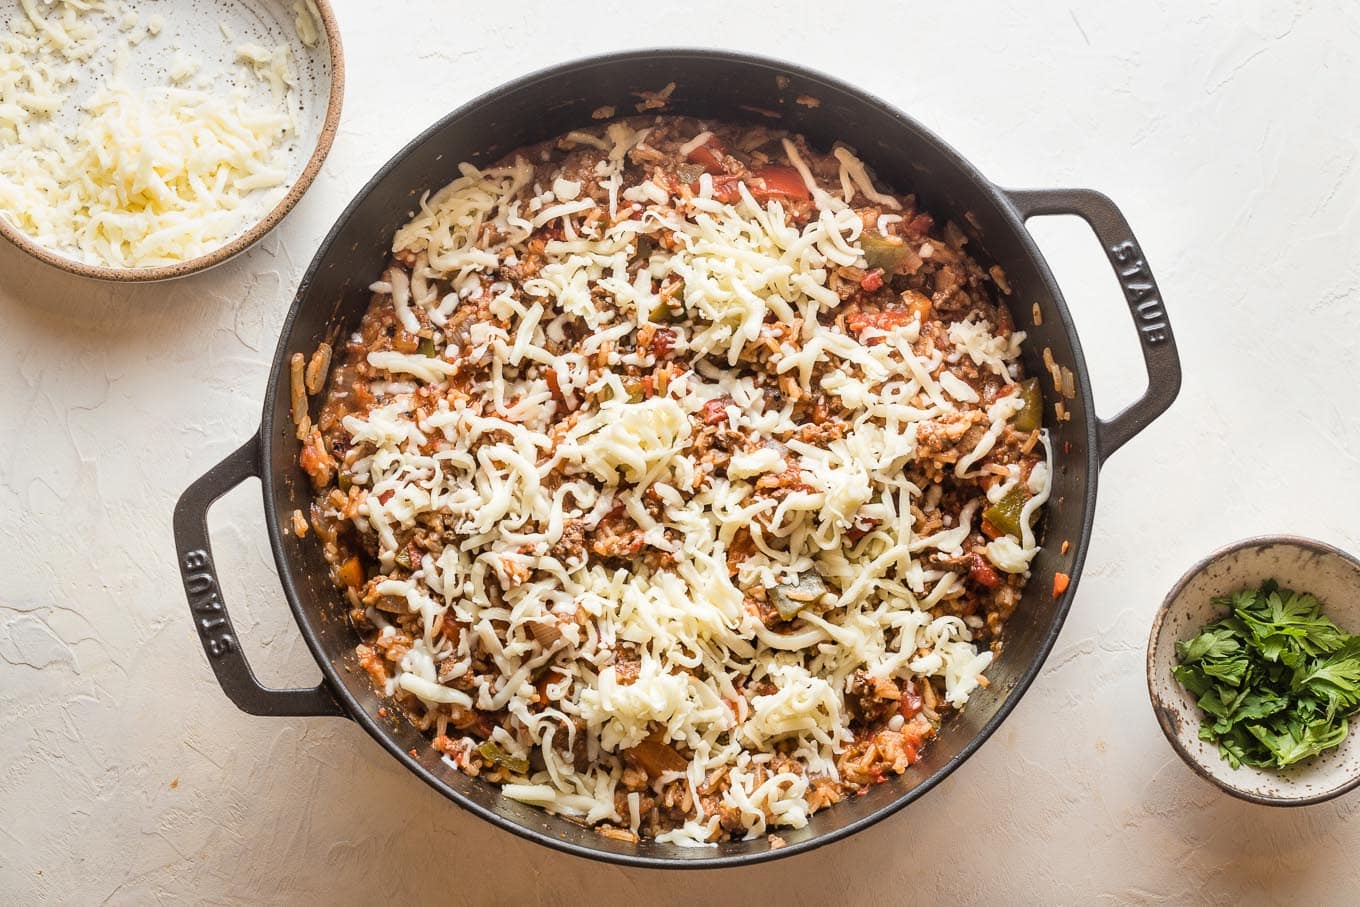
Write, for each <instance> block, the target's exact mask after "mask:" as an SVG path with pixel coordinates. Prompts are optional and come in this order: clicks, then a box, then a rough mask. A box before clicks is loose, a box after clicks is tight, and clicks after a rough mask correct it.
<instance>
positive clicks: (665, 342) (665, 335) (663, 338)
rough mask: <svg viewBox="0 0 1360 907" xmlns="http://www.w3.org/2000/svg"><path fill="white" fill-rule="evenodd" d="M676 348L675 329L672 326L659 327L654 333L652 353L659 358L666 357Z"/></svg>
mask: <svg viewBox="0 0 1360 907" xmlns="http://www.w3.org/2000/svg"><path fill="white" fill-rule="evenodd" d="M673 349H675V331H672V330H671V329H670V328H657V329H656V332H655V333H653V334H652V355H653V356H655V357H656V358H658V359H665V358H667V357H668V356H670V354H671V350H673Z"/></svg>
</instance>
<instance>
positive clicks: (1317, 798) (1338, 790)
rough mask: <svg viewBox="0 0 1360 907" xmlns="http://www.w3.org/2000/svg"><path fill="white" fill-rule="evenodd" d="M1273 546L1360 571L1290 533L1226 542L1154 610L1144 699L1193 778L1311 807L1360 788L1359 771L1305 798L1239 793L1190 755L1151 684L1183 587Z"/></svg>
mask: <svg viewBox="0 0 1360 907" xmlns="http://www.w3.org/2000/svg"><path fill="white" fill-rule="evenodd" d="M1274 545H1289V546H1292V547H1295V548H1302V549H1304V550H1306V551H1310V552H1313V553H1315V554H1327V555H1335V556H1337V557H1340V558H1341V559H1342V560H1344V561H1347V562H1348V563H1350V565H1351V566H1353V567H1354V568H1355V569H1356V571H1357V572H1360V558H1357V557H1356V556H1355V555H1353V554H1351V553H1349V552H1347V551H1344V550H1342V549H1341V548H1338V547H1337V546H1335V545H1333V544H1330V543H1328V542H1323V541H1319V540H1317V539H1314V538H1309V537H1308V536H1303V535H1294V534H1290V533H1276V534H1267V535H1253V536H1248V537H1247V538H1244V539H1239V540H1238V541H1236V542H1230V543H1228V544H1227V545H1223V546H1222V547H1220V548H1217V549H1215V550H1213V551H1211V552H1210V553H1208V554H1206V555H1205V556H1204V557H1202V558H1200V559H1199V560H1197V561H1195V563H1193V564H1191V565H1190V567H1189V568H1188V569H1187V570H1186V571H1185V573H1183V574H1181V577H1180V579H1178V580H1176V582H1175V584H1173V585H1172V587H1171V589H1170V591H1168V592H1167V593H1166V596H1165V597H1164V598H1163V599H1162V603H1161V605H1159V606H1158V608H1157V614H1156V616H1155V617H1153V620H1152V629H1151V630H1150V631H1149V633H1148V642H1147V652H1146V665H1147V689H1148V699H1149V700H1150V702H1151V704H1152V712H1153V714H1154V715H1156V716H1157V724H1158V726H1159V727H1161V729H1162V734H1163V735H1164V736H1165V737H1166V739H1167V742H1168V743H1170V744H1171V748H1172V749H1174V750H1175V751H1176V755H1178V756H1180V757H1181V761H1182V762H1184V763H1185V764H1186V765H1188V766H1189V767H1190V768H1191V770H1192V771H1194V773H1195V774H1196V775H1198V776H1200V777H1201V778H1203V779H1204V780H1206V781H1209V782H1210V783H1212V784H1213V785H1214V786H1215V787H1217V788H1218V789H1219V790H1221V791H1223V792H1224V793H1227V794H1231V795H1232V796H1234V797H1236V798H1238V799H1239V800H1246V801H1247V802H1249V803H1256V804H1259V805H1261V806H1315V805H1316V804H1318V803H1325V802H1327V801H1328V800H1332V799H1335V798H1336V797H1339V796H1341V795H1342V794H1346V793H1349V792H1350V791H1352V790H1354V789H1355V788H1356V787H1357V786H1360V771H1357V772H1356V773H1355V775H1354V776H1353V777H1351V778H1350V779H1349V780H1347V781H1346V782H1345V783H1344V784H1341V785H1339V786H1337V787H1334V788H1331V789H1330V790H1326V791H1323V792H1321V793H1317V794H1310V795H1308V796H1306V797H1271V796H1265V795H1262V794H1257V793H1252V792H1251V791H1247V790H1243V789H1242V788H1240V787H1236V786H1234V785H1233V784H1230V783H1229V782H1227V781H1225V780H1223V779H1221V778H1219V777H1218V776H1216V775H1214V774H1213V773H1212V772H1210V771H1209V770H1208V769H1207V768H1206V767H1205V766H1204V763H1202V762H1201V761H1200V760H1199V759H1197V758H1195V757H1194V756H1192V755H1191V754H1190V752H1189V751H1188V750H1187V749H1186V748H1185V747H1184V746H1183V745H1182V744H1181V741H1180V737H1179V735H1178V733H1177V731H1176V724H1177V722H1176V720H1175V719H1174V718H1173V717H1172V716H1171V714H1170V709H1169V708H1168V707H1167V705H1166V704H1165V703H1164V702H1163V700H1162V698H1161V697H1160V696H1159V695H1158V693H1157V688H1156V685H1155V677H1156V676H1157V673H1158V670H1157V669H1158V664H1157V662H1156V652H1157V640H1158V638H1159V637H1160V636H1161V633H1162V625H1163V624H1164V623H1166V618H1167V615H1168V614H1170V613H1171V605H1172V603H1173V602H1175V601H1176V599H1177V598H1179V597H1180V594H1181V593H1182V592H1184V591H1185V587H1186V586H1188V585H1189V584H1190V582H1191V581H1192V580H1193V579H1195V578H1196V577H1197V576H1199V575H1200V574H1201V573H1203V572H1204V571H1205V570H1206V569H1207V568H1208V567H1209V566H1210V565H1211V564H1213V563H1215V562H1217V561H1219V560H1221V559H1222V558H1224V557H1227V556H1228V555H1230V554H1235V553H1237V552H1238V551H1243V550H1246V549H1248V548H1267V547H1271V546H1274Z"/></svg>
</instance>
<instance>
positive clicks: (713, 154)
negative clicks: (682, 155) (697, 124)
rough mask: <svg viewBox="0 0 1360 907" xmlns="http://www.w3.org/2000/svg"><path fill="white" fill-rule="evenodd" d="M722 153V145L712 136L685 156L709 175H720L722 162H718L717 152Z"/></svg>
mask: <svg viewBox="0 0 1360 907" xmlns="http://www.w3.org/2000/svg"><path fill="white" fill-rule="evenodd" d="M721 151H722V143H721V142H719V141H718V140H717V138H715V137H714V136H709V137H708V141H707V142H704V143H703V144H702V145H700V146H699V147H697V148H694V149H691V150H690V153H689V154H688V155H687V156H688V157H689V159H690V160H691V161H694V163H696V164H698V165H699V166H701V167H703V168H704V169H705V170H707V171H708V172H709V173H722V172H723V166H722V162H721V161H720V160H718V152H721Z"/></svg>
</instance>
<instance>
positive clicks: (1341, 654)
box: [1171, 580, 1360, 769]
mask: <svg viewBox="0 0 1360 907" xmlns="http://www.w3.org/2000/svg"><path fill="white" fill-rule="evenodd" d="M1214 604H1216V605H1219V606H1221V607H1224V608H1227V609H1230V613H1229V614H1228V616H1226V617H1224V618H1223V619H1222V620H1219V621H1216V622H1214V623H1212V624H1209V625H1208V626H1206V627H1204V628H1203V629H1201V630H1200V632H1199V635H1197V636H1195V637H1194V638H1193V639H1187V640H1184V641H1182V642H1178V643H1176V654H1177V656H1179V659H1180V664H1178V665H1177V666H1176V667H1175V668H1173V669H1172V672H1171V673H1172V674H1173V675H1174V676H1175V678H1176V679H1177V680H1179V681H1180V682H1181V684H1182V685H1183V686H1184V687H1185V688H1186V689H1187V690H1189V691H1190V692H1191V693H1193V694H1194V695H1195V696H1196V697H1197V699H1198V702H1199V707H1200V708H1201V709H1203V710H1204V713H1205V719H1204V721H1203V723H1202V724H1201V725H1200V729H1199V736H1200V739H1201V740H1205V741H1208V742H1210V743H1217V744H1218V752H1219V755H1220V756H1222V757H1223V758H1224V759H1226V760H1227V761H1228V763H1229V764H1230V765H1231V766H1232V767H1233V768H1239V767H1240V766H1242V765H1252V766H1256V767H1258V768H1277V769H1278V768H1284V767H1285V766H1288V765H1293V764H1294V763H1296V762H1300V761H1302V760H1304V759H1307V758H1309V757H1310V756H1316V755H1317V754H1318V753H1321V752H1322V751H1323V750H1327V749H1330V748H1332V747H1334V746H1336V745H1338V744H1339V743H1341V741H1342V740H1344V739H1346V731H1347V728H1348V722H1347V718H1348V717H1349V716H1350V715H1352V714H1353V713H1354V712H1355V711H1356V710H1357V708H1360V636H1352V635H1350V634H1349V633H1347V632H1345V631H1344V630H1342V629H1341V628H1340V627H1338V626H1337V625H1336V624H1334V623H1332V621H1331V619H1330V618H1328V617H1326V616H1325V615H1323V614H1322V605H1321V603H1320V602H1319V601H1318V600H1317V599H1316V598H1314V597H1313V596H1312V595H1310V594H1308V593H1306V592H1294V591H1292V590H1290V589H1281V588H1280V587H1279V585H1278V584H1277V583H1276V582H1275V581H1274V580H1269V581H1267V582H1265V583H1264V584H1262V586H1261V587H1260V588H1259V589H1243V590H1241V591H1238V592H1234V593H1233V594H1232V595H1225V596H1220V597H1219V598H1215V599H1214Z"/></svg>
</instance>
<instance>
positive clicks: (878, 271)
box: [859, 268, 883, 293]
mask: <svg viewBox="0 0 1360 907" xmlns="http://www.w3.org/2000/svg"><path fill="white" fill-rule="evenodd" d="M859 285H860V289H862V290H864V292H866V293H872V292H874V291H875V290H881V289H883V269H882V268H874V269H873V270H872V271H870V272H869V273H868V274H865V275H864V279H863V280H861V281H860V282H859Z"/></svg>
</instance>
